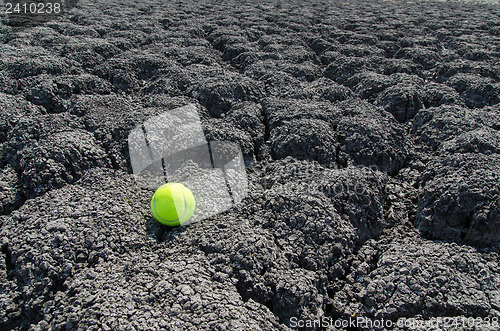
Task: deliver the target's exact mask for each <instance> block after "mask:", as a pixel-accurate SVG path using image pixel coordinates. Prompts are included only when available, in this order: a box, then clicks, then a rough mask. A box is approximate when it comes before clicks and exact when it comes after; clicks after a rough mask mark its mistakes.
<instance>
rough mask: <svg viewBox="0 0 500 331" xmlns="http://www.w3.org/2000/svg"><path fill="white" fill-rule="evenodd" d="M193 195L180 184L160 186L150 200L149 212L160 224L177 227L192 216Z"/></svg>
mask: <svg viewBox="0 0 500 331" xmlns="http://www.w3.org/2000/svg"><path fill="white" fill-rule="evenodd" d="M194 207H195V201H194V195H193V192H191V190H190V189H188V188H187V187H186V186H184V185H183V184H181V183H167V184H163V185H162V186H160V187H159V188H158V189H157V190H156V192H155V194H154V195H153V198H152V199H151V212H152V213H153V216H154V217H155V218H156V219H157V220H158V222H160V223H161V224H165V225H168V226H177V225H181V224H184V223H186V222H187V220H189V219H190V218H191V216H193V212H194Z"/></svg>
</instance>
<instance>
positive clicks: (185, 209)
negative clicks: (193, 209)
mask: <svg viewBox="0 0 500 331" xmlns="http://www.w3.org/2000/svg"><path fill="white" fill-rule="evenodd" d="M182 198H183V199H184V213H183V214H182V215H181V217H179V218H178V219H176V220H173V221H167V220H164V219H163V218H162V217H161V216H160V215H158V212H157V211H156V199H154V198H153V207H154V210H155V214H156V216H158V218H159V219H161V220H162V221H164V222H167V223H173V222H177V221H179V220H180V219H181V218H183V217H184V215H186V212H187V204H186V194H185V193H184V187H183V188H182ZM174 205H175V204H174Z"/></svg>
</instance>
